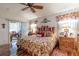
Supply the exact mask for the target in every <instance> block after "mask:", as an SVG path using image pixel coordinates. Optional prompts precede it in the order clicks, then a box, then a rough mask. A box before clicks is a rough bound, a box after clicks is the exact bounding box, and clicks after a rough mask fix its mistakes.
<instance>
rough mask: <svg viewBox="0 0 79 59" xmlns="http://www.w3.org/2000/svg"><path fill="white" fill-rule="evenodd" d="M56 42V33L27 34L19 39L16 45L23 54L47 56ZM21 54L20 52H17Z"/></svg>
mask: <svg viewBox="0 0 79 59" xmlns="http://www.w3.org/2000/svg"><path fill="white" fill-rule="evenodd" d="M56 42H57V37H56V33H54V34H53V36H51V37H37V36H28V37H25V38H24V39H20V40H18V42H17V46H20V49H21V50H20V51H23V54H24V55H30V56H49V55H50V53H51V52H52V50H53V48H54V47H55V45H56ZM18 55H21V54H18Z"/></svg>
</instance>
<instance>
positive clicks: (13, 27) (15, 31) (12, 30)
mask: <svg viewBox="0 0 79 59" xmlns="http://www.w3.org/2000/svg"><path fill="white" fill-rule="evenodd" d="M9 37H10V45H11V46H10V55H11V56H16V52H17V45H16V43H17V41H18V40H19V39H20V38H21V22H17V21H9Z"/></svg>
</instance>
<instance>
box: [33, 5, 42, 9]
mask: <svg viewBox="0 0 79 59" xmlns="http://www.w3.org/2000/svg"><path fill="white" fill-rule="evenodd" d="M32 7H34V8H36V9H43V6H38V5H35V6H32Z"/></svg>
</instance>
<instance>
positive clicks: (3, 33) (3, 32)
mask: <svg viewBox="0 0 79 59" xmlns="http://www.w3.org/2000/svg"><path fill="white" fill-rule="evenodd" d="M2 24H5V28H4V29H3V28H2ZM8 29H9V24H8V21H7V20H5V19H1V18H0V45H4V44H9V36H8Z"/></svg>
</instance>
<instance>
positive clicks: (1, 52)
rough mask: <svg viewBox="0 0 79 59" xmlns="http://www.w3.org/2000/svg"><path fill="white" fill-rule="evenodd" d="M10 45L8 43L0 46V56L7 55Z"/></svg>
mask: <svg viewBox="0 0 79 59" xmlns="http://www.w3.org/2000/svg"><path fill="white" fill-rule="evenodd" d="M9 55H10V46H9V45H8V44H6V45H2V46H0V56H9Z"/></svg>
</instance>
